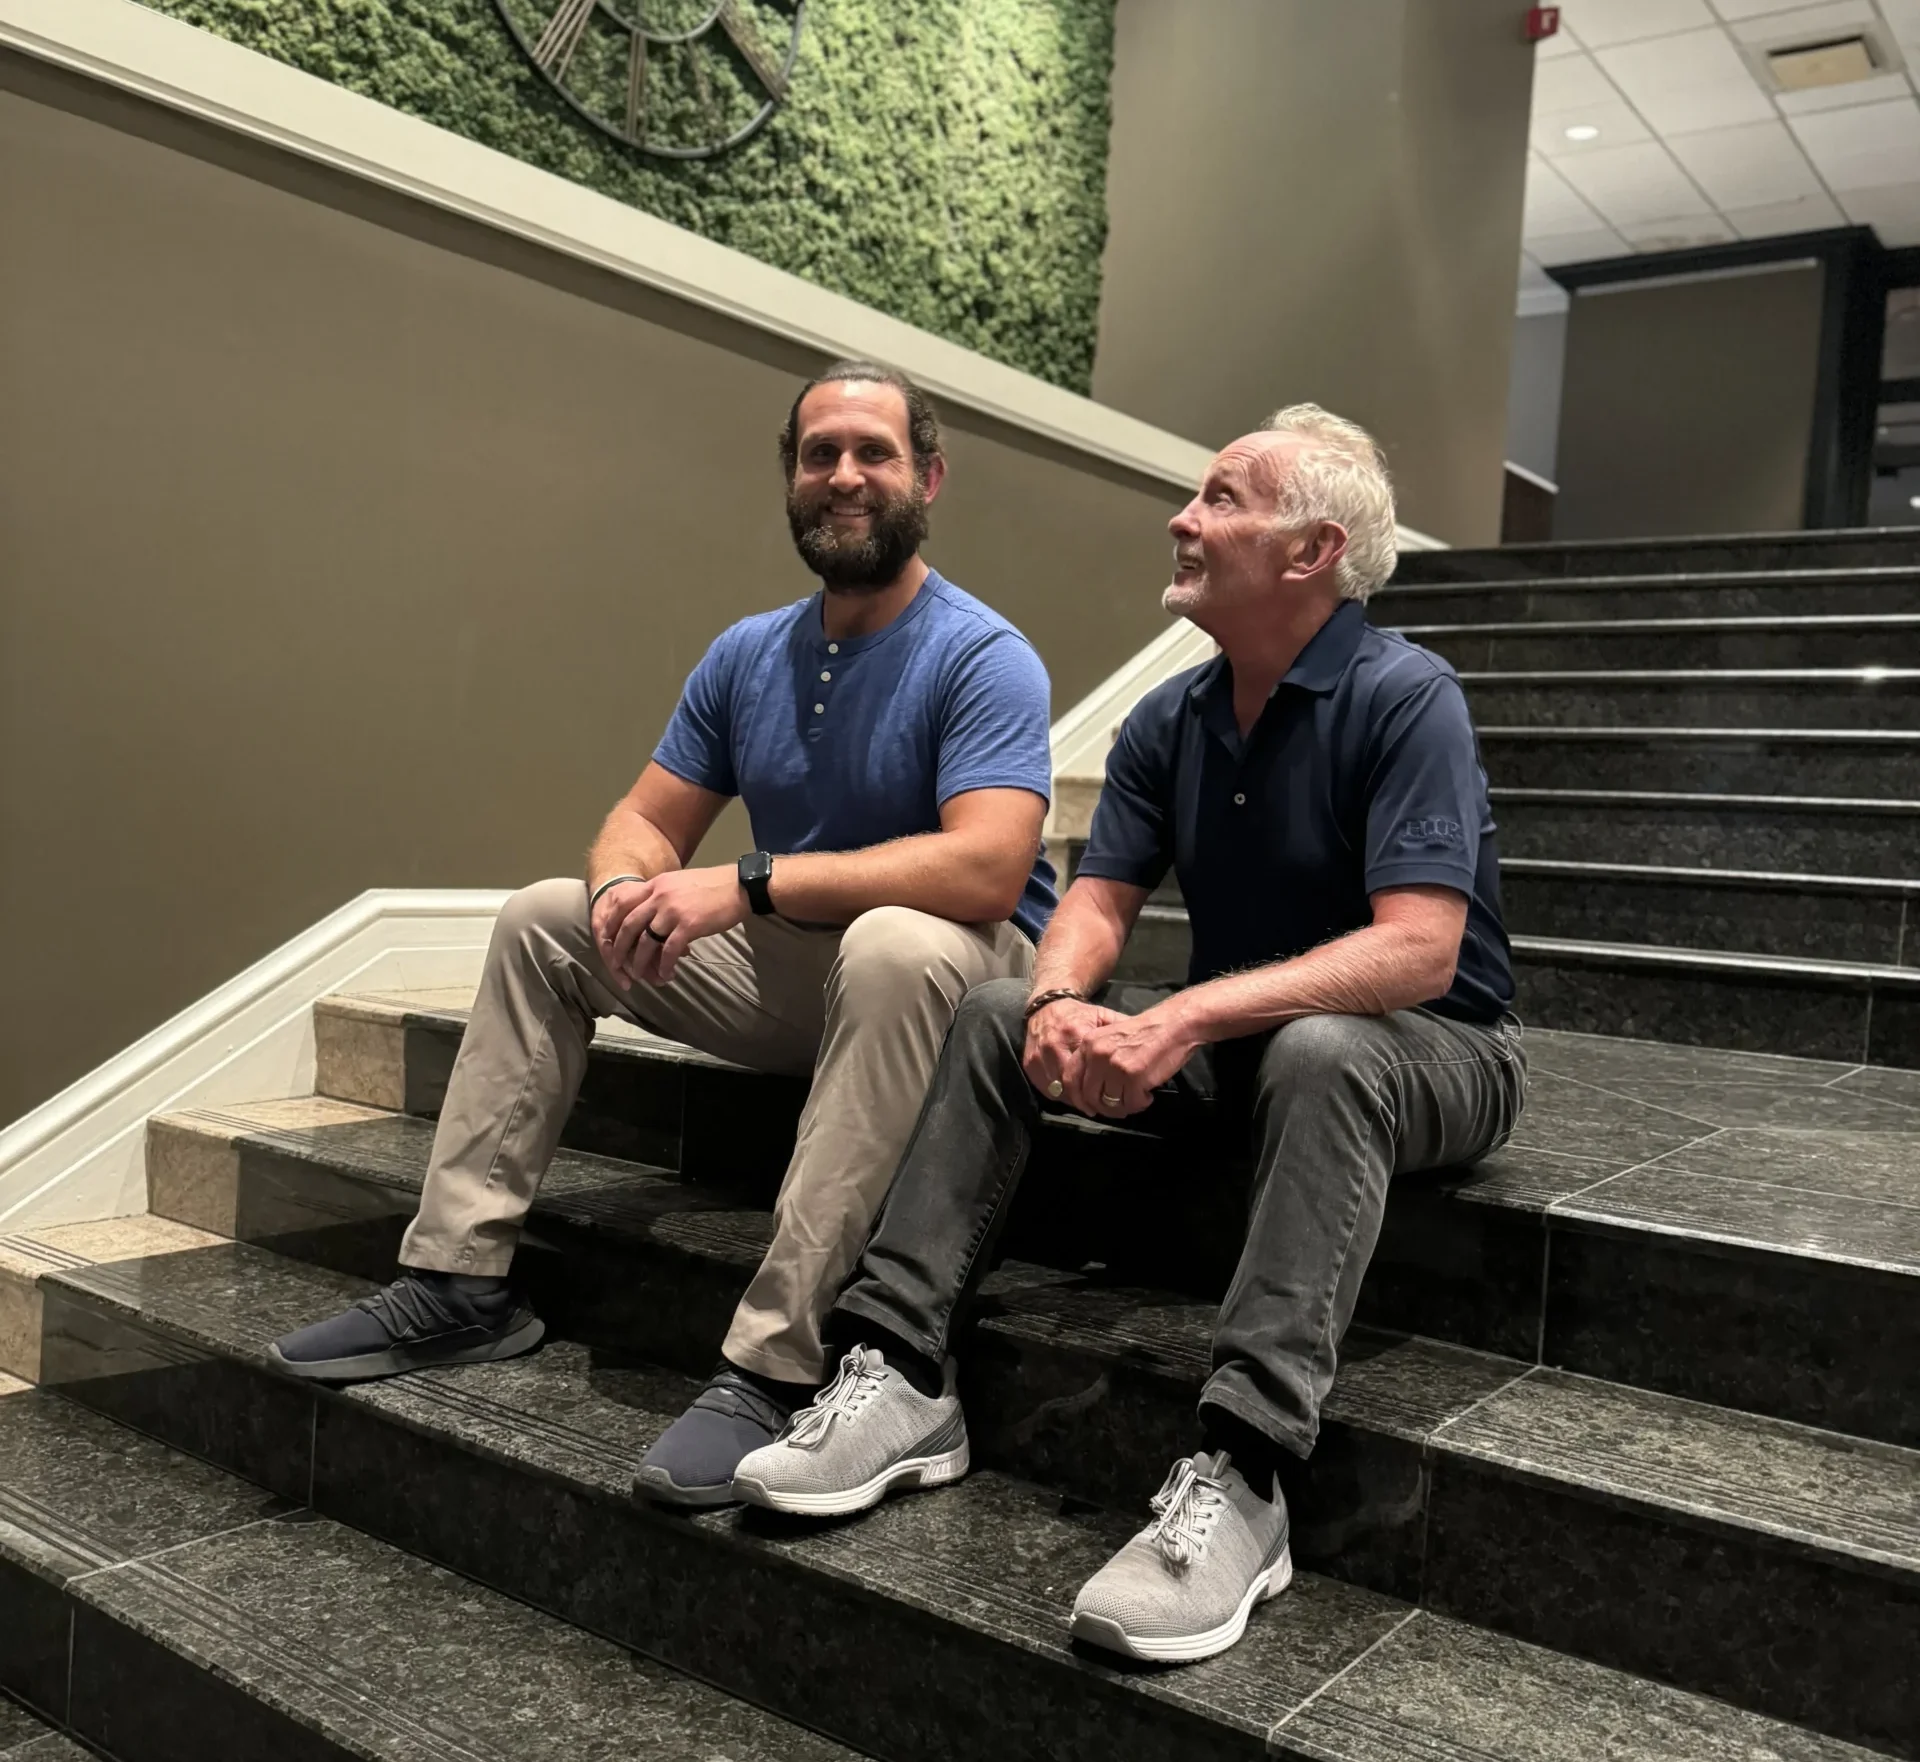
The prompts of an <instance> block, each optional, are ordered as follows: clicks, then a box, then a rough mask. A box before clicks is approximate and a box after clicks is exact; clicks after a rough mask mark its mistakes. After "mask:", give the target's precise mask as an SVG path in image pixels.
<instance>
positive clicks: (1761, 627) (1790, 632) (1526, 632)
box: [1391, 612, 1920, 664]
mask: <svg viewBox="0 0 1920 1762" xmlns="http://www.w3.org/2000/svg"><path fill="white" fill-rule="evenodd" d="M1391 628H1392V629H1394V630H1396V631H1398V632H1399V634H1400V635H1402V636H1407V637H1426V636H1537V637H1554V636H1648V635H1653V636H1661V635H1678V634H1680V633H1682V632H1714V633H1718V632H1726V633H1728V634H1730V635H1745V634H1767V635H1774V634H1780V635H1787V636H1798V635H1808V634H1812V633H1816V632H1819V631H1823V630H1863V631H1867V632H1873V631H1880V630H1915V631H1920V612H1813V613H1806V614H1798V613H1779V614H1771V615H1770V614H1765V613H1742V614H1738V615H1732V616H1727V617H1718V618H1716V617H1691V618H1552V619H1549V618H1539V619H1524V618H1523V619H1513V620H1506V621H1502V622H1498V623H1476V624H1396V625H1393V626H1391ZM1863 664H1865V663H1863Z"/></svg>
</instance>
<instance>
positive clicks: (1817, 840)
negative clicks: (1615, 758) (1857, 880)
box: [1489, 784, 1920, 876]
mask: <svg viewBox="0 0 1920 1762" xmlns="http://www.w3.org/2000/svg"><path fill="white" fill-rule="evenodd" d="M1489 794H1490V796H1491V798H1492V802H1493V817H1494V821H1495V823H1496V824H1497V825H1498V827H1499V831H1500V855H1501V856H1502V858H1506V857H1545V858H1548V859H1557V860H1559V861H1563V862H1600V863H1606V862H1619V861H1621V860H1623V859H1624V858H1627V857H1629V856H1630V857H1631V858H1632V859H1633V860H1635V861H1638V862H1643V863H1661V864H1678V865H1682V866H1685V867H1697V868H1714V869H1768V870H1775V871H1779V870H1791V871H1796V872H1798V873H1800V874H1807V875H1876V876H1878V875H1916V876H1920V801H1908V800H1885V799H1877V798H1873V797H1860V796H1856V797H1851V798H1849V797H1838V798H1835V797H1818V796H1816V797H1805V796H1783V795H1717V794H1716V795H1698V794H1693V793H1691V792H1686V791H1666V790H1650V789H1525V788H1515V787H1510V786H1507V785H1502V784H1496V785H1494V786H1493V788H1492V789H1491V790H1490V791H1489Z"/></svg>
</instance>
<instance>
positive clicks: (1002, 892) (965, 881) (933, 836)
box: [769, 832, 1034, 924]
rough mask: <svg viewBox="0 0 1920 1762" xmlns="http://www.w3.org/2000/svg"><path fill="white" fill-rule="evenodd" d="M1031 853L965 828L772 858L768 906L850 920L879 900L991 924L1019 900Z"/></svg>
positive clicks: (804, 916) (794, 914)
mask: <svg viewBox="0 0 1920 1762" xmlns="http://www.w3.org/2000/svg"><path fill="white" fill-rule="evenodd" d="M1033 855H1034V853H1032V852H1023V851H1018V850H1014V849H1012V848H1010V847H1009V846H1008V845H1007V844H1005V843H1004V842H992V841H989V840H986V839H983V838H980V837H977V836H975V835H973V834H969V833H960V832H925V833H921V834H920V835H918V836H917V837H913V838H897V839H894V840H893V841H892V842H891V843H888V844H876V845H873V846H872V847H870V848H869V849H867V850H848V851H801V852H797V853H795V854H794V855H791V856H782V857H776V858H774V863H773V880H772V883H771V885H770V889H769V891H770V892H771V894H772V898H773V905H774V910H776V911H777V912H778V913H779V914H780V915H781V916H782V917H783V918H792V919H795V920H797V921H798V922H800V923H803V924H850V923H852V922H853V920H854V919H855V918H857V917H859V916H860V914H861V913H862V912H868V911H872V910H873V909H874V908H875V907H876V906H883V905H902V906H908V907H911V908H912V909H913V910H914V911H920V912H926V913H928V914H929V915H930V916H932V917H936V918H946V919H949V920H950V921H952V922H953V923H956V924H990V923H997V922H999V921H1000V920H1002V919H1005V918H1010V917H1011V916H1012V915H1013V913H1014V911H1015V909H1016V908H1017V907H1018V906H1019V904H1020V896H1021V894H1022V892H1024V890H1025V888H1026V881H1027V876H1028V875H1029V874H1030V873H1031V871H1032V867H1033Z"/></svg>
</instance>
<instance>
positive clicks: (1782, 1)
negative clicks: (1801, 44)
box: [1713, 0, 1804, 24]
mask: <svg viewBox="0 0 1920 1762" xmlns="http://www.w3.org/2000/svg"><path fill="white" fill-rule="evenodd" d="M1803 4H1804V0H1713V9H1714V11H1715V12H1717V13H1719V14H1720V16H1721V17H1722V18H1724V19H1725V20H1727V22H1728V23H1729V24H1732V23H1735V22H1737V21H1738V20H1740V19H1743V18H1758V17H1760V16H1761V15H1762V14H1763V13H1768V12H1796V11H1798V10H1799V9H1800V7H1801V6H1802V5H1803Z"/></svg>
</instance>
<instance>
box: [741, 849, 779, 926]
mask: <svg viewBox="0 0 1920 1762" xmlns="http://www.w3.org/2000/svg"><path fill="white" fill-rule="evenodd" d="M739 875H740V885H741V886H742V887H744V888H745V889H746V890H747V904H748V905H750V906H752V907H753V915H754V916H755V917H756V918H770V917H772V916H773V894H772V893H771V891H769V888H768V883H769V882H771V881H772V880H773V858H772V857H770V856H768V855H767V853H766V852H765V851H764V850H750V851H748V852H747V854H746V855H745V856H743V857H742V858H741V859H740V864H739Z"/></svg>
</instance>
